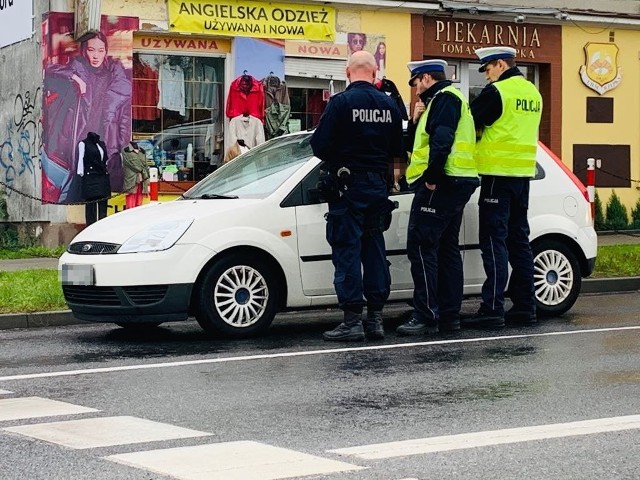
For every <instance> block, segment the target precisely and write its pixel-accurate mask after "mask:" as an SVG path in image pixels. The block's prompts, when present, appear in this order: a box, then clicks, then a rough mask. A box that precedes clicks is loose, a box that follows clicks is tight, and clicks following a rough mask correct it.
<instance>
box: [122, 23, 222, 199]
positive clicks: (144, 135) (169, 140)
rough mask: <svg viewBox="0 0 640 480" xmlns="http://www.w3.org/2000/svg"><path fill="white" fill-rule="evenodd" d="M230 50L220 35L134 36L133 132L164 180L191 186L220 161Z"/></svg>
mask: <svg viewBox="0 0 640 480" xmlns="http://www.w3.org/2000/svg"><path fill="white" fill-rule="evenodd" d="M230 53H231V40H229V39H225V38H212V37H194V36H189V37H186V36H181V35H173V36H171V35H146V34H142V33H136V34H135V35H134V37H133V91H132V136H133V139H134V140H135V141H137V142H138V144H140V145H141V146H142V147H143V148H144V149H145V150H146V151H147V158H149V159H150V160H152V161H153V164H154V165H156V166H158V167H161V168H162V170H163V172H162V175H163V179H164V180H167V181H179V182H190V183H191V184H192V183H193V182H196V181H198V180H201V179H202V178H204V177H205V176H206V175H207V174H208V173H210V172H211V171H212V170H213V169H214V168H215V167H217V166H218V165H219V164H220V163H221V161H222V155H223V139H224V98H225V95H224V91H225V85H226V84H228V80H227V78H226V74H227V72H228V70H229V67H228V62H229V54H230ZM180 186H182V187H185V188H186V187H189V186H190V185H189V183H185V184H182V185H180ZM162 187H163V189H164V190H166V189H171V184H170V183H167V182H163V183H162ZM163 189H161V190H163Z"/></svg>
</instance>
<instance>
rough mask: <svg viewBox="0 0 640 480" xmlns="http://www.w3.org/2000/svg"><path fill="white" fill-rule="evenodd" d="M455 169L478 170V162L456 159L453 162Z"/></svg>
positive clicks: (471, 159) (470, 159)
mask: <svg viewBox="0 0 640 480" xmlns="http://www.w3.org/2000/svg"><path fill="white" fill-rule="evenodd" d="M451 163H452V164H453V165H452V166H454V167H460V168H474V169H475V168H476V161H475V160H474V159H473V158H460V157H457V158H454V159H453V161H452V162H451Z"/></svg>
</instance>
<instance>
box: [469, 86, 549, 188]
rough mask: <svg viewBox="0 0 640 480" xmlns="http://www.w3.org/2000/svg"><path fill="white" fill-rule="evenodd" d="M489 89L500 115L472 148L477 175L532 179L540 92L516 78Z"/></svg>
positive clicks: (538, 120)
mask: <svg viewBox="0 0 640 480" xmlns="http://www.w3.org/2000/svg"><path fill="white" fill-rule="evenodd" d="M493 85H494V86H495V87H496V89H497V90H498V93H499V94H500V98H501V99H502V115H501V116H500V118H498V120H496V121H495V122H494V124H493V125H490V126H488V127H485V128H484V131H483V132H482V138H481V139H480V141H479V142H478V144H477V145H476V153H475V156H476V164H477V167H478V173H480V175H496V176H501V177H533V176H535V173H536V151H537V148H538V128H539V126H540V118H541V117H542V97H541V96H540V92H538V89H537V88H536V87H535V85H534V84H533V83H531V82H529V81H528V80H526V79H525V78H524V77H522V76H520V75H518V76H516V77H510V78H507V79H506V80H501V81H499V82H495V83H494V84H493Z"/></svg>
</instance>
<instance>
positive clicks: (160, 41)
mask: <svg viewBox="0 0 640 480" xmlns="http://www.w3.org/2000/svg"><path fill="white" fill-rule="evenodd" d="M133 49H134V50H154V51H160V52H166V51H172V52H184V53H201V52H206V53H229V52H231V41H230V40H227V39H226V38H217V39H216V38H211V37H188V38H185V37H182V36H181V37H169V36H167V35H145V34H135V35H134V36H133Z"/></svg>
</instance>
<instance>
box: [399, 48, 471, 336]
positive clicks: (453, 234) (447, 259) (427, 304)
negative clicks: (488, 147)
mask: <svg viewBox="0 0 640 480" xmlns="http://www.w3.org/2000/svg"><path fill="white" fill-rule="evenodd" d="M446 66H447V62H445V61H444V60H422V61H416V62H410V63H409V64H408V65H407V67H408V68H409V71H410V72H411V79H410V80H409V85H411V86H412V87H415V88H416V90H417V93H418V95H419V96H420V100H421V103H419V107H418V110H417V111H414V116H413V119H412V121H411V122H410V123H412V125H411V126H410V128H409V129H408V130H409V134H410V135H411V134H412V133H413V132H415V134H414V135H415V138H414V141H413V151H412V153H411V161H410V163H409V166H408V167H407V173H406V178H407V182H408V183H409V186H410V187H411V188H412V189H413V190H414V191H415V196H414V199H413V203H412V205H411V213H410V216H409V230H408V234H407V255H408V257H409V261H410V262H411V275H412V277H413V282H414V291H413V303H414V307H415V310H414V312H413V315H412V317H411V319H410V320H409V321H408V322H406V323H404V324H403V325H400V326H399V327H398V329H397V333H398V334H401V335H421V334H435V333H438V331H452V330H459V329H460V306H461V303H462V288H463V273H462V258H461V256H460V248H459V245H458V237H459V234H460V224H461V222H462V213H463V210H464V206H465V205H466V204H467V202H468V201H469V198H470V197H471V194H472V193H473V192H474V190H475V189H476V188H477V186H478V185H479V184H480V182H479V180H478V174H477V171H476V166H475V160H474V158H473V152H474V147H475V128H474V124H473V117H472V116H471V112H470V110H469V104H468V102H467V100H466V98H464V96H463V95H462V94H461V93H460V91H459V90H458V89H456V88H455V87H453V86H452V85H451V82H450V81H449V80H447V79H446V76H445V67H446ZM423 105H424V111H422V110H423ZM421 111H422V112H421Z"/></svg>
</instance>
